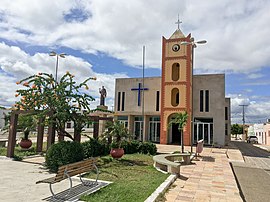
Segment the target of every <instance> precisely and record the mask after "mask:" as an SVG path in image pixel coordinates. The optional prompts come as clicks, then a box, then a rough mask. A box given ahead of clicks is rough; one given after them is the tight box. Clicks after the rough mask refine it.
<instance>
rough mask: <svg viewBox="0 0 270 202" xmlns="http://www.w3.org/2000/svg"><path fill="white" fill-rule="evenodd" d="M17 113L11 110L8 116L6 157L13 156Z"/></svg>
mask: <svg viewBox="0 0 270 202" xmlns="http://www.w3.org/2000/svg"><path fill="white" fill-rule="evenodd" d="M17 123H18V114H17V113H14V112H12V113H11V117H10V127H9V136H8V147H7V157H10V158H11V157H14V148H15V145H16V133H17Z"/></svg>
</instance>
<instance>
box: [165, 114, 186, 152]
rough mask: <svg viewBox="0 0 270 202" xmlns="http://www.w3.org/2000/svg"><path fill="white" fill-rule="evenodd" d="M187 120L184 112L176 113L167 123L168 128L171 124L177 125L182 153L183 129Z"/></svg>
mask: <svg viewBox="0 0 270 202" xmlns="http://www.w3.org/2000/svg"><path fill="white" fill-rule="evenodd" d="M187 119H188V113H187V112H186V111H185V112H184V113H176V114H175V115H174V117H173V118H172V120H171V121H170V122H169V127H171V126H172V124H178V131H179V132H180V137H181V148H182V153H184V137H183V129H184V127H185V125H186V124H187Z"/></svg>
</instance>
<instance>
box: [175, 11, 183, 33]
mask: <svg viewBox="0 0 270 202" xmlns="http://www.w3.org/2000/svg"><path fill="white" fill-rule="evenodd" d="M181 23H182V21H180V20H179V14H178V20H177V22H175V24H177V27H178V29H179V28H180V24H181Z"/></svg>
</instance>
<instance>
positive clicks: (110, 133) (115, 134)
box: [103, 121, 130, 148]
mask: <svg viewBox="0 0 270 202" xmlns="http://www.w3.org/2000/svg"><path fill="white" fill-rule="evenodd" d="M106 128H107V131H105V132H104V133H103V136H104V137H106V138H109V139H110V138H112V140H113V145H114V146H116V148H120V147H121V143H122V141H123V139H126V138H129V137H130V135H129V133H128V129H127V128H126V127H125V125H124V123H121V122H120V121H114V122H110V121H109V122H107V124H106Z"/></svg>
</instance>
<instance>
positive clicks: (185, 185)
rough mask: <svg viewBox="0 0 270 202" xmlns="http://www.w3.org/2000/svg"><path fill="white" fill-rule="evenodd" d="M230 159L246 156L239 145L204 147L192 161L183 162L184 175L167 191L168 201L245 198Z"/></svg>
mask: <svg viewBox="0 0 270 202" xmlns="http://www.w3.org/2000/svg"><path fill="white" fill-rule="evenodd" d="M173 149H174V148H173ZM166 151H169V149H168V148H167V150H166ZM228 153H230V154H231V155H230V156H231V158H232V159H229V158H228V155H227V154H228ZM229 160H232V161H243V158H242V156H241V153H239V151H238V150H235V149H218V148H213V149H212V148H204V150H203V153H202V154H201V157H199V158H198V160H197V161H193V164H192V165H186V166H181V168H180V169H181V170H180V178H178V179H177V180H176V181H175V182H174V183H173V184H172V186H171V187H170V189H169V190H168V191H167V192H166V194H165V198H166V201H169V202H180V201H183V202H185V201H198V202H202V201H213V202H223V201H224V202H225V201H230V202H237V201H239V202H240V201H242V199H241V197H240V193H239V189H238V187H237V183H236V180H235V178H234V175H233V172H232V169H231V167H230V164H229Z"/></svg>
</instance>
